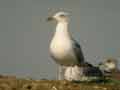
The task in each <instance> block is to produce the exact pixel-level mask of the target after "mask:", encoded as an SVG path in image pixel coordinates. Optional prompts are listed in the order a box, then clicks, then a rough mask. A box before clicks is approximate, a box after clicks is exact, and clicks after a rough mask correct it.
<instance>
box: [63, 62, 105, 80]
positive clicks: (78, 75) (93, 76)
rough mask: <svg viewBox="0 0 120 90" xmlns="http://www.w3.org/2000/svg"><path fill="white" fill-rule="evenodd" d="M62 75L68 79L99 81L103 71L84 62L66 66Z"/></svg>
mask: <svg viewBox="0 0 120 90" xmlns="http://www.w3.org/2000/svg"><path fill="white" fill-rule="evenodd" d="M64 77H65V79H66V80H68V81H87V82H88V81H101V80H102V77H103V73H102V71H101V70H100V69H99V67H96V66H93V65H92V64H90V63H88V62H84V63H81V64H80V65H79V66H78V65H75V66H68V67H66V70H65V73H64Z"/></svg>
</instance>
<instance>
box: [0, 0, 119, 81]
mask: <svg viewBox="0 0 120 90" xmlns="http://www.w3.org/2000/svg"><path fill="white" fill-rule="evenodd" d="M119 3H120V0H71V1H70V0H0V74H5V75H16V76H17V77H31V78H34V79H41V78H47V79H55V77H56V70H57V65H56V64H55V63H54V61H53V60H52V59H51V58H50V55H49V43H50V40H51V39H52V35H53V33H54V31H55V24H54V23H48V22H46V18H47V17H48V16H49V15H53V14H54V13H55V12H57V11H66V12H69V13H70V14H71V16H70V18H71V20H70V28H69V29H70V31H71V33H72V35H73V37H74V38H76V40H77V41H79V42H80V44H81V47H82V50H83V53H84V55H85V59H86V60H87V61H89V62H91V63H92V64H97V63H99V62H100V61H102V60H104V59H106V58H109V57H113V58H116V59H118V60H120V59H119V57H120V35H119V34H120V5H119Z"/></svg>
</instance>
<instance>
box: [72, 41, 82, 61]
mask: <svg viewBox="0 0 120 90" xmlns="http://www.w3.org/2000/svg"><path fill="white" fill-rule="evenodd" d="M73 50H74V52H75V55H76V57H77V59H78V61H79V62H80V63H81V62H84V55H83V52H82V49H81V46H80V44H78V43H77V41H76V40H74V39H73Z"/></svg>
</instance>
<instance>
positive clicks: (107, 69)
mask: <svg viewBox="0 0 120 90" xmlns="http://www.w3.org/2000/svg"><path fill="white" fill-rule="evenodd" d="M117 64H118V60H116V59H112V58H110V59H107V60H106V61H104V62H101V63H100V64H99V67H100V69H101V71H102V72H103V74H104V76H105V77H109V78H112V79H117V80H120V70H119V68H118V65H117Z"/></svg>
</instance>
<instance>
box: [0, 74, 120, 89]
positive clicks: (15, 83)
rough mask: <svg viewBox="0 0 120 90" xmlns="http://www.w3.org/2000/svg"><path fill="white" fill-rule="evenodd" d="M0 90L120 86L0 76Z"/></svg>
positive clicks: (107, 87)
mask: <svg viewBox="0 0 120 90" xmlns="http://www.w3.org/2000/svg"><path fill="white" fill-rule="evenodd" d="M0 90H120V84H116V83H87V82H86V83H85V82H84V83H83V82H81V83H80V82H79V83H75V82H68V81H65V80H62V81H56V80H28V79H17V78H16V77H10V76H2V77H0Z"/></svg>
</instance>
